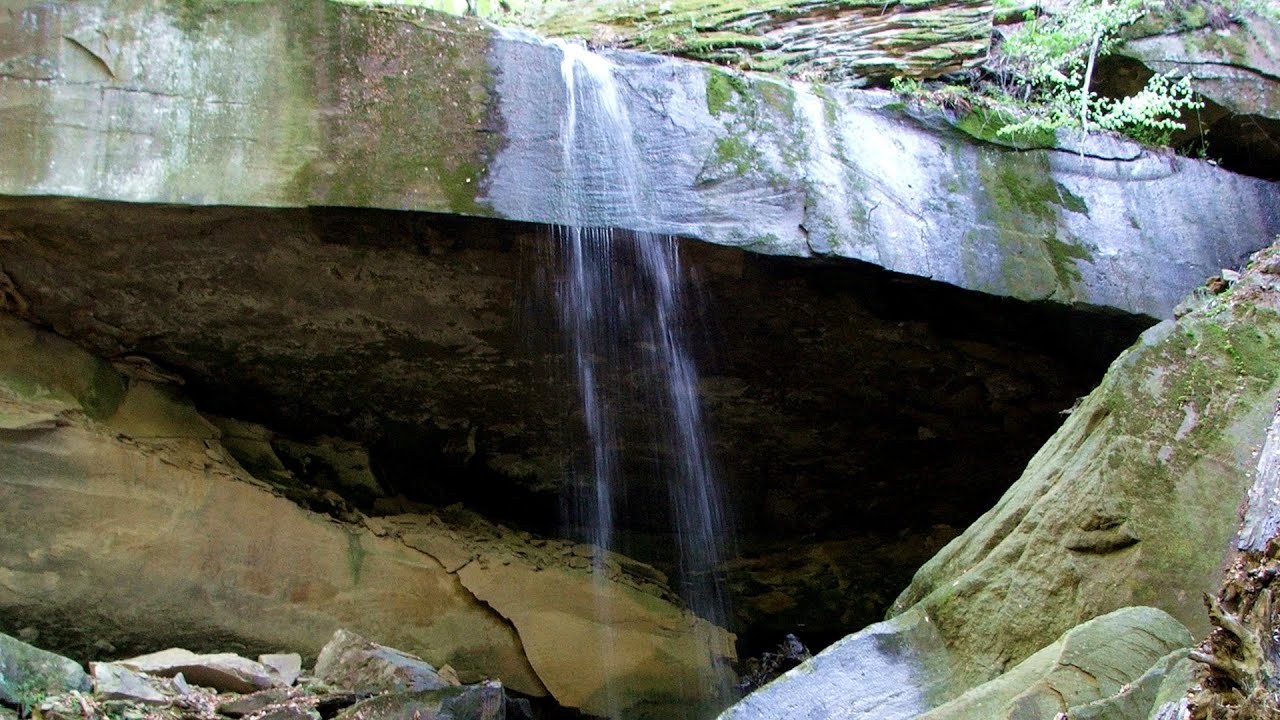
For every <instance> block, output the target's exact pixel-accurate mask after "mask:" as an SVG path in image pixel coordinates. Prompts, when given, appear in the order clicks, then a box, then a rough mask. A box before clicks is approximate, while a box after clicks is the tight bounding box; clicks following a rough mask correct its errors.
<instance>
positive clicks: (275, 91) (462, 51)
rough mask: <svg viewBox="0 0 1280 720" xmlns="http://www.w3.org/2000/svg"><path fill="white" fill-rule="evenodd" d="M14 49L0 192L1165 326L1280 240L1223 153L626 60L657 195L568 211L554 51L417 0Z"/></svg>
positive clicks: (127, 15)
mask: <svg viewBox="0 0 1280 720" xmlns="http://www.w3.org/2000/svg"><path fill="white" fill-rule="evenodd" d="M0 39H3V46H4V47H5V48H6V49H5V51H4V53H3V57H0V92H2V93H3V95H4V97H5V99H6V102H5V103H4V104H3V106H0V117H3V118H4V120H5V123H4V126H5V127H6V130H5V131H4V135H5V141H6V145H7V146H8V147H9V148H10V149H11V150H10V152H9V153H8V154H7V155H6V161H5V162H3V163H0V194H9V195H54V196H70V197H81V198H92V199H104V200H121V201H128V202H140V203H176V204H189V205H243V206H256V207H307V206H316V205H327V206H335V205H336V206H352V207H373V208H387V209H400V210H422V211H430V212H446V213H456V214H463V215H475V216H489V217H498V218H504V219H512V220H520V221H531V222H541V223H550V224H557V223H564V222H566V221H567V220H568V219H570V218H575V219H583V218H585V219H586V221H587V222H586V224H592V225H610V226H619V227H627V228H632V229H639V230H648V231H655V232H661V233H668V234H676V235H682V236H686V237H691V238H695V239H699V240H704V241H708V242H712V243H718V244H724V245H731V246H736V247H741V248H744V249H748V250H752V251H756V252H763V253H770V254H780V255H793V256H801V257H812V256H833V257H841V258H852V259H857V260H863V261H867V262H871V263H874V264H877V265H880V266H882V267H884V268H887V269H890V270H893V271H896V272H902V273H907V274H912V275H918V276H922V277H926V278H931V279H934V280H939V281H942V282H947V283H951V284H955V285H958V286H961V287H964V288H968V289H974V290H979V291H982V292H988V293H992V294H996V295H1004V296H1011V297H1015V298H1019V299H1023V300H1050V301H1055V302H1062V303H1071V304H1083V305H1090V306H1101V307H1110V308H1115V309H1120V310H1123V311H1126V312H1133V313H1143V314H1147V315H1151V316H1156V317H1159V316H1163V315H1167V314H1168V313H1169V311H1170V310H1171V309H1172V308H1173V306H1174V305H1175V304H1176V303H1177V301H1178V300H1179V299H1180V298H1181V296H1182V295H1183V294H1185V292H1186V291H1187V290H1188V289H1190V288H1191V287H1194V286H1195V285H1196V284H1198V283H1199V282H1200V281H1202V280H1203V278H1204V277H1205V276H1207V275H1210V274H1212V273H1214V272H1216V271H1217V269H1219V268H1221V267H1229V266H1232V265H1234V264H1236V263H1238V261H1239V260H1240V259H1241V258H1242V257H1243V256H1244V255H1245V254H1246V253H1248V252H1249V251H1252V250H1255V249H1257V247H1258V246H1259V245H1260V244H1262V243H1264V242H1266V241H1267V240H1268V239H1269V238H1270V237H1272V236H1273V235H1274V234H1276V233H1277V232H1280V186H1277V185H1276V184H1275V183H1269V182H1266V181H1262V180H1257V179H1253V178H1246V177H1242V176H1238V175H1234V174H1231V173H1227V172H1224V171H1221V170H1219V169H1217V168H1214V167H1213V166H1212V165H1210V164H1208V163H1205V162H1201V161H1197V160H1191V159H1187V158H1180V157H1175V156H1172V155H1168V154H1163V153H1159V152H1154V151H1144V150H1142V149H1141V148H1139V147H1137V146H1133V145H1127V144H1116V143H1109V144H1108V145H1110V146H1111V147H1109V148H1108V151H1107V152H1096V151H1095V150H1094V149H1091V148H1085V149H1083V150H1079V149H1075V150H1071V151H1068V150H1055V149H1016V148H1008V147H1002V146H999V145H994V144H990V143H986V142H982V141H978V140H975V139H974V138H972V137H970V136H968V135H966V134H965V133H964V132H961V131H959V130H957V129H956V128H955V127H953V120H954V118H950V117H948V116H947V115H946V114H945V113H943V112H942V111H924V110H920V109H912V108H908V107H904V106H902V105H901V104H900V103H899V102H897V101H896V99H895V98H894V97H893V96H891V95H889V94H887V93H880V92H874V91H836V90H830V89H825V88H822V87H817V86H809V85H806V84H803V83H786V82H781V81H777V80H774V79H771V78H767V77H764V76H757V75H749V74H741V73H736V72H733V71H730V70H726V69H723V68H716V67H712V66H706V65H700V64H697V63H691V62H687V61H681V60H673V59H668V58H659V57H656V56H651V55H645V54H641V53H631V52H614V53H610V54H609V58H610V60H611V61H612V62H613V63H614V70H613V74H614V77H615V78H616V80H617V81H618V87H619V93H620V97H621V99H622V102H623V104H624V105H625V106H626V107H627V109H628V111H629V114H630V118H631V123H632V125H633V129H634V135H635V141H636V144H637V146H638V150H639V154H640V156H641V158H642V161H643V168H642V173H643V174H644V175H645V176H646V182H647V184H648V185H649V189H650V192H649V195H650V197H651V200H652V201H651V202H650V203H648V204H647V206H646V207H645V208H643V210H642V211H639V212H638V211H636V210H634V209H632V208H634V205H633V204H630V203H625V202H621V201H620V199H619V198H617V197H616V193H611V192H610V191H609V190H608V189H603V190H602V191H601V192H599V193H597V194H596V195H597V200H596V201H595V202H594V203H593V204H592V205H591V206H590V207H576V206H575V207H570V206H569V205H570V203H568V202H567V201H566V200H565V199H564V198H566V197H568V194H566V193H563V192H560V190H561V189H562V188H564V187H565V186H566V185H567V184H571V183H580V182H581V181H582V179H581V178H572V177H568V176H567V169H566V168H565V166H564V162H563V157H564V151H563V148H562V142H563V138H562V133H561V123H562V122H563V118H564V117H565V113H566V105H567V101H566V99H565V93H564V85H563V81H562V80H561V75H560V72H561V69H560V64H561V55H562V50H561V49H560V48H559V47H557V46H556V45H555V44H552V43H549V42H547V41H544V40H542V39H540V38H537V37H535V36H532V35H528V34H525V33H522V32H516V31H510V30H505V29H498V28H495V27H493V26H490V25H486V24H484V23H481V22H479V21H476V20H472V19H467V18H455V17H451V16H444V15H438V14H433V13H430V12H427V11H422V10H414V9H408V8H403V7H367V6H353V5H347V4H342V3H337V2H326V1H325V0H279V1H275V2H254V3H240V2H223V3H196V4H191V3H167V4H164V5H163V7H162V8H161V9H160V11H159V12H157V11H156V7H155V5H154V4H153V3H146V2H141V1H137V2H123V3H121V2H113V3H107V2H105V0H98V1H96V2H82V3H74V4H72V3H64V4H58V3H53V4H49V3H41V4H37V3H30V4H27V5H25V6H18V7H15V8H13V9H12V10H11V11H10V12H9V14H8V15H7V17H6V18H4V19H0ZM1086 145H1091V146H1092V147H1093V148H1096V147H1098V146H1099V145H1098V144H1097V143H1096V142H1094V143H1086ZM593 150H594V151H599V152H607V151H608V150H607V149H606V148H594V149H593ZM588 180H590V179H588ZM1227 219H1229V221H1228V220H1227Z"/></svg>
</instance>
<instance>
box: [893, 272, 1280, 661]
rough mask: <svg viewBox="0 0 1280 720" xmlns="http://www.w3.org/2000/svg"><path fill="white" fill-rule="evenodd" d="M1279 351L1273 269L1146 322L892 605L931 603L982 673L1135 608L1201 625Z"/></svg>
mask: <svg viewBox="0 0 1280 720" xmlns="http://www.w3.org/2000/svg"><path fill="white" fill-rule="evenodd" d="M1273 252H1275V251H1273ZM1277 357H1280V277H1277V276H1275V275H1269V274H1266V273H1264V272H1259V271H1253V272H1249V273H1246V274H1245V276H1244V279H1242V280H1241V281H1240V282H1239V283H1238V284H1237V285H1236V286H1235V287H1234V288H1233V289H1232V290H1231V291H1230V292H1227V293H1224V294H1223V295H1220V296H1217V297H1215V298H1213V299H1212V300H1211V301H1210V302H1208V303H1207V304H1206V305H1205V306H1204V307H1202V308H1200V309H1198V310H1195V311H1193V312H1191V313H1190V314H1188V315H1186V316H1185V317H1183V318H1182V319H1180V320H1179V321H1178V322H1177V323H1173V322H1167V323H1164V324H1162V325H1160V326H1157V327H1156V328H1153V329H1152V330H1150V331H1148V332H1147V334H1146V335H1144V336H1143V339H1142V340H1141V341H1140V342H1139V343H1138V345H1136V346H1135V347H1133V348H1131V349H1130V350H1128V351H1127V352H1126V353H1125V354H1124V355H1122V356H1121V357H1120V358H1119V359H1118V360H1116V362H1115V363H1114V364H1113V365H1112V367H1111V369H1110V370H1109V371H1108V373H1107V375H1106V377H1105V378H1104V379H1103V381H1102V383H1101V385H1100V386H1099V387H1098V388H1097V389H1096V390H1095V391H1094V392H1093V393H1091V394H1090V395H1089V396H1088V397H1087V398H1085V399H1084V400H1083V402H1081V403H1080V404H1079V406H1078V407H1077V408H1075V409H1074V411H1073V412H1072V413H1071V415H1070V417H1069V418H1068V419H1067V420H1066V422H1065V423H1064V424H1063V426H1062V428H1061V429H1060V430H1059V431H1058V432H1057V433H1056V434H1055V435H1054V437H1053V438H1052V439H1050V441H1049V442H1048V443H1047V444H1046V445H1045V446H1044V448H1042V449H1041V450H1040V452H1039V453H1037V455H1036V456H1035V457H1034V458H1033V459H1032V461H1031V463H1030V464H1029V465H1028V466H1027V469H1026V471H1025V472H1024V473H1023V475H1022V477H1021V478H1020V479H1019V480H1018V482H1017V483H1015V484H1014V485H1013V487H1011V488H1010V489H1009V491H1008V492H1007V493H1006V494H1005V495H1004V497H1002V498H1001V499H1000V501H999V503H997V505H996V507H995V508H993V509H992V510H990V511H989V512H988V513H987V514H985V515H984V516H983V517H982V518H980V519H979V520H978V521H977V522H976V523H974V525H973V526H972V527H970V528H969V529H968V530H966V531H965V533H964V534H963V535H961V536H960V537H959V538H957V539H956V540H955V541H954V542H952V543H951V544H950V545H948V546H947V547H946V548H945V549H944V550H943V551H942V552H941V553H939V554H938V555H937V556H936V557H935V558H934V559H933V560H931V561H929V563H927V564H926V565H925V566H924V567H923V568H921V570H920V571H919V572H918V573H917V574H916V577H915V579H914V580H913V581H912V584H911V586H910V587H908V588H907V590H906V591H904V592H903V594H902V595H901V596H900V597H899V598H898V600H897V602H896V603H895V606H894V611H893V612H894V614H897V613H901V612H905V611H907V610H909V609H911V610H914V611H916V612H924V613H926V614H927V615H928V617H929V618H930V619H931V620H932V621H933V622H934V623H935V624H936V626H937V628H938V630H939V632H941V633H942V634H943V636H944V637H945V638H946V639H947V643H948V646H949V647H950V648H951V650H952V651H953V657H954V658H955V660H956V666H957V674H958V676H959V677H962V678H964V679H966V681H967V682H968V683H969V684H974V683H978V682H982V681H985V680H986V679H989V678H990V677H992V676H994V675H995V674H998V673H999V672H1001V671H1002V670H1003V669H1005V668H1006V667H1009V666H1011V665H1012V664H1013V663H1017V662H1019V661H1021V660H1022V659H1024V658H1026V657H1027V656H1028V655H1030V654H1031V653H1032V652H1034V651H1035V650H1036V649H1038V648H1040V647H1042V646H1043V645H1045V644H1046V643H1048V642H1050V641H1052V640H1053V638H1054V637H1056V636H1057V635H1058V634H1059V633H1061V632H1063V631H1064V630H1066V629H1067V628H1070V627H1072V626H1074V625H1076V624H1078V623H1080V622H1081V621H1083V620H1086V619H1088V618H1090V617H1093V616H1096V615H1099V614H1102V613H1106V612H1109V611H1111V610H1114V609H1116V608H1119V607H1123V606H1126V605H1135V604H1143V605H1152V606H1155V607H1159V608H1161V609H1163V610H1165V611H1167V612H1169V613H1170V614H1172V615H1173V616H1174V617H1176V618H1177V619H1178V620H1180V621H1181V622H1183V623H1184V624H1186V625H1187V626H1188V627H1190V628H1191V629H1192V631H1193V632H1195V633H1197V634H1199V633H1203V632H1204V631H1205V630H1206V629H1207V624H1206V621H1205V618H1204V613H1203V609H1202V606H1201V602H1200V598H1201V595H1202V593H1204V592H1206V591H1208V590H1209V589H1211V588H1213V587H1215V586H1216V584H1217V575H1218V572H1219V568H1220V567H1221V563H1222V561H1223V557H1224V555H1225V553H1226V550H1227V547H1228V543H1229V540H1230V538H1231V536H1232V533H1233V529H1234V527H1235V518H1236V511H1237V507H1238V505H1239V503H1240V501H1241V499H1242V498H1243V496H1244V493H1245V491H1246V490H1247V488H1248V485H1249V465H1250V462H1251V458H1250V452H1251V449H1252V448H1253V447H1254V446H1255V445H1256V444H1258V443H1260V442H1261V439H1262V437H1263V434H1264V432H1265V430H1266V427H1267V425H1268V423H1269V421H1270V417H1271V412H1272V410H1273V408H1274V403H1275V398H1276V395H1277V393H1278V392H1280V363H1277V362H1276V358H1277Z"/></svg>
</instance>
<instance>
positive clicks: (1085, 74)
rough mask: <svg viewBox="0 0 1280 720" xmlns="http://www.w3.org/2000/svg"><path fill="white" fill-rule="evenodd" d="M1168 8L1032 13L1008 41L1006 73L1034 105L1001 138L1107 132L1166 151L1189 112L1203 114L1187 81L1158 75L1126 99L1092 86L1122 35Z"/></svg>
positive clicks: (1125, 2)
mask: <svg viewBox="0 0 1280 720" xmlns="http://www.w3.org/2000/svg"><path fill="white" fill-rule="evenodd" d="M1161 9H1163V3H1160V2H1158V1H1157V0H1083V1H1082V2H1078V3H1074V4H1073V5H1071V6H1070V9H1069V10H1068V11H1066V12H1064V13H1061V14H1059V15H1055V16H1053V17H1038V16H1036V15H1035V14H1034V13H1032V12H1028V13H1027V16H1026V22H1025V23H1024V24H1023V26H1022V28H1021V29H1020V30H1018V31H1017V32H1014V33H1013V34H1012V35H1011V36H1010V37H1009V38H1008V39H1007V40H1006V42H1005V44H1004V47H1003V48H1002V59H1003V62H1002V67H1001V68H1000V70H1001V72H1002V75H1003V76H1004V77H1005V78H1006V79H1008V81H1007V82H1006V88H1007V89H1009V90H1011V91H1012V92H1014V93H1015V94H1021V96H1022V97H1024V98H1025V99H1026V100H1027V104H1026V108H1025V109H1026V112H1025V113H1024V116H1023V117H1022V119H1021V120H1019V121H1018V122H1015V123H1010V124H1009V125H1007V126H1005V127H1003V128H1001V129H1000V134H1001V135H1003V136H1006V137H1015V136H1017V135H1020V134H1027V133H1038V132H1045V131H1052V130H1056V129H1058V128H1078V129H1081V130H1085V131H1093V130H1100V129H1101V130H1112V131H1115V132H1119V133H1123V134H1125V135H1128V136H1130V137H1132V138H1134V139H1136V140H1139V141H1141V142H1146V143H1150V144H1156V145H1163V144H1167V143H1168V142H1169V141H1170V138H1171V137H1172V135H1173V133H1174V132H1175V131H1177V130H1182V129H1184V127H1185V126H1184V125H1183V123H1182V122H1180V121H1179V119H1178V118H1179V117H1180V116H1181V115H1182V113H1183V112H1184V111H1187V110H1195V109H1199V108H1200V107H1203V105H1202V103H1200V102H1199V101H1198V100H1196V98H1195V94H1194V91H1193V88H1192V86H1191V83H1190V80H1189V79H1188V78H1176V77H1174V76H1172V75H1167V74H1165V75H1161V74H1156V75H1154V76H1152V77H1151V79H1150V80H1149V81H1148V82H1147V84H1146V86H1145V87H1144V88H1142V90H1141V91H1139V92H1138V93H1137V94H1135V95H1132V96H1129V97H1125V98H1119V99H1112V98H1104V97H1100V96H1098V95H1097V93H1094V92H1093V91H1092V89H1091V87H1090V86H1091V84H1092V83H1091V80H1092V74H1093V66H1094V63H1095V61H1096V60H1097V58H1098V57H1101V56H1104V55H1106V54H1108V53H1110V52H1112V51H1113V50H1114V49H1115V48H1116V47H1117V46H1118V45H1119V44H1120V43H1121V42H1122V39H1121V31H1122V30H1123V29H1124V28H1125V27H1127V26H1129V25H1132V24H1133V23H1135V22H1137V21H1138V20H1139V19H1141V18H1143V17H1144V16H1146V15H1147V14H1148V13H1151V12H1154V11H1157V10H1161Z"/></svg>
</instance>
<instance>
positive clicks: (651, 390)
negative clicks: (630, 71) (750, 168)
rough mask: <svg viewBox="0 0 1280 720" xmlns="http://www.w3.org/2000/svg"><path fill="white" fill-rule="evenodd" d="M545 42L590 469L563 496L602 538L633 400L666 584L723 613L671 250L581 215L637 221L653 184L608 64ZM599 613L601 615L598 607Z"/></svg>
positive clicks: (718, 525)
mask: <svg viewBox="0 0 1280 720" xmlns="http://www.w3.org/2000/svg"><path fill="white" fill-rule="evenodd" d="M558 45H559V47H560V48H561V51H562V53H563V60H562V62H561V67H560V69H561V74H562V77H563V81H564V86H565V92H566V93H567V96H566V101H567V111H566V113H565V116H564V118H563V123H562V127H561V139H562V146H563V155H562V162H563V164H564V167H563V170H564V177H565V178H566V179H567V181H566V183H565V184H564V185H563V186H562V187H561V188H560V190H559V191H560V192H561V193H562V196H561V198H560V199H561V200H562V201H563V202H564V206H565V207H567V208H570V209H571V210H570V213H571V217H573V219H574V221H575V222H574V224H571V225H567V226H563V227H560V228H558V229H557V230H556V236H557V241H558V242H559V243H560V245H561V253H562V257H563V277H564V280H563V283H562V285H561V289H560V298H559V300H560V308H561V322H562V325H563V327H564V330H565V334H566V336H567V338H568V341H569V345H570V358H571V360H572V362H573V364H574V369H575V372H576V380H577V383H578V387H579V392H580V394H581V400H582V408H583V418H584V423H585V425H586V432H587V439H588V441H589V446H590V461H589V462H587V463H585V464H584V465H585V468H584V471H585V472H586V473H588V474H589V475H590V477H589V478H585V479H584V480H586V482H582V483H580V485H581V486H582V489H581V491H580V492H579V493H578V497H577V502H576V503H575V508H576V510H577V512H578V513H579V517H580V519H581V520H582V521H583V522H584V524H585V525H587V526H588V527H589V532H588V538H587V540H588V541H589V542H591V543H593V544H595V545H598V546H599V547H602V548H605V549H608V548H610V547H612V546H614V541H615V538H614V536H613V535H614V529H615V526H616V520H617V514H618V512H619V503H620V501H621V493H620V492H619V490H620V487H621V484H623V483H625V481H626V478H625V474H626V471H625V470H624V465H627V459H626V458H623V457H621V456H620V453H619V447H620V446H621V445H623V443H622V442H621V441H622V440H623V438H622V437H621V433H623V426H624V425H630V426H634V425H636V424H637V423H636V422H635V419H634V418H623V417H619V413H620V410H621V407H622V406H623V405H630V406H631V407H635V406H636V405H637V404H638V405H641V406H643V407H645V413H644V414H645V415H646V416H647V417H646V418H644V422H641V423H639V424H640V425H642V426H644V427H646V428H647V429H648V432H649V433H650V435H651V437H650V438H647V441H648V442H649V443H651V445H652V446H653V447H655V448H661V449H662V450H663V452H662V453H661V455H662V457H663V461H662V462H659V463H657V467H656V471H657V472H660V473H661V474H662V475H663V477H664V479H665V485H666V492H667V497H668V501H669V503H670V507H669V511H670V516H671V518H672V523H673V527H672V528H671V529H672V534H673V535H674V537H675V538H676V540H677V545H678V547H677V548H676V550H677V553H678V558H679V571H678V576H677V581H678V585H679V589H680V591H681V594H682V595H683V597H684V598H685V599H686V601H687V602H688V603H689V606H690V609H692V610H693V611H694V612H695V613H697V614H698V615H700V616H702V617H704V618H707V619H708V620H711V621H712V622H714V623H716V624H718V625H721V626H723V625H725V624H726V623H727V620H728V609H727V604H728V603H727V596H726V593H725V589H724V587H723V582H722V581H721V580H720V579H719V575H718V573H717V570H718V567H719V565H720V563H721V561H722V560H723V559H724V557H725V550H726V548H725V538H726V530H725V526H726V522H725V514H724V513H725V511H724V501H723V498H722V493H721V490H720V488H719V486H718V484H717V481H716V476H715V473H714V471H713V463H712V459H711V451H710V448H709V447H708V441H707V436H706V429H705V423H704V419H703V412H702V405H701V401H700V398H699V395H698V371H697V368H696V366H695V364H694V362H693V358H692V357H691V351H690V347H689V338H688V326H689V325H690V323H689V319H688V312H687V308H686V307H685V299H684V297H683V293H682V283H681V277H682V269H681V265H680V254H679V252H678V247H677V244H676V240H675V238H673V237H671V236H669V235H660V234H654V233H647V232H637V231H623V230H615V229H610V228H599V227H587V226H588V225H590V224H591V221H592V219H593V218H595V219H597V220H596V221H597V222H598V219H599V218H601V217H625V218H631V219H640V220H641V221H643V219H644V218H645V217H646V215H648V214H649V213H648V212H647V211H648V210H651V209H652V208H653V207H654V203H655V196H654V193H653V192H652V184H651V182H650V179H649V178H647V177H646V173H645V170H644V165H643V164H642V163H641V161H640V156H639V151H638V149H637V147H636V144H635V142H634V139H633V134H632V128H631V123H630V120H629V118H628V115H627V112H626V108H625V105H624V104H623V102H622V101H621V98H620V96H619V93H618V86H617V81H616V78H615V71H616V68H615V66H614V65H613V64H612V63H610V62H609V61H608V60H607V59H606V58H604V57H601V56H599V55H595V54H593V53H591V52H589V51H588V50H586V49H585V48H583V47H581V46H579V45H574V44H569V43H558ZM640 224H641V225H642V226H643V222H641V223H640ZM637 375H638V376H639V377H638V378H637ZM626 393H640V395H641V396H640V397H638V398H637V397H635V396H634V395H633V396H631V397H626V396H625V394H626ZM633 464H634V463H633ZM630 469H631V468H630V467H628V468H627V470H630ZM600 612H601V614H602V615H603V616H604V618H603V619H604V620H606V621H607V618H608V608H600Z"/></svg>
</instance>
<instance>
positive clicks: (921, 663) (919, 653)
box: [719, 615, 949, 720]
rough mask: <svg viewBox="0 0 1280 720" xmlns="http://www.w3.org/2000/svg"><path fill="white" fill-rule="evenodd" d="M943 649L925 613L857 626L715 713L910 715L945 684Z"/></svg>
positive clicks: (758, 716) (823, 718) (897, 718)
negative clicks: (833, 642) (825, 647)
mask: <svg viewBox="0 0 1280 720" xmlns="http://www.w3.org/2000/svg"><path fill="white" fill-rule="evenodd" d="M946 655H947V651H946V648H945V646H944V645H943V643H942V638H941V637H940V636H939V635H938V634H937V632H936V630H934V629H933V627H932V626H931V624H930V623H929V622H928V619H927V618H924V617H923V616H921V615H911V616H902V617H898V618H894V619H892V620H888V621H885V622H882V623H878V624H876V625H872V626H870V627H868V628H865V629H863V630H860V631H858V632H856V633H854V634H853V635H850V636H848V637H846V638H844V639H843V640H840V641H839V642H837V643H835V644H834V645H832V646H830V647H828V648H827V649H826V650H823V651H822V652H820V653H818V654H817V655H815V656H813V657H812V658H810V659H809V660H807V661H805V662H804V663H802V664H800V665H799V666H798V667H795V668H793V669H791V670H789V671H788V672H787V673H785V674H784V675H782V676H781V677H779V678H778V679H776V680H774V681H773V682H771V683H769V684H768V685H765V686H764V687H762V688H760V689H759V690H756V691H755V692H753V693H751V694H750V695H748V696H746V697H745V698H743V699H742V700H740V701H739V702H738V703H736V704H735V705H733V706H732V707H730V708H729V709H728V710H725V711H724V712H723V713H721V715H720V716H719V720H767V719H769V718H789V719H791V720H834V719H836V718H839V719H840V720H872V719H873V718H874V719H875V720H908V719H909V718H915V717H917V716H919V715H920V714H921V713H924V712H925V711H927V710H928V709H929V708H930V707H933V705H935V704H936V702H931V696H933V695H936V694H937V693H938V692H939V691H944V692H945V688H946V686H947V685H948V682H949V678H948V675H947V662H946Z"/></svg>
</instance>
